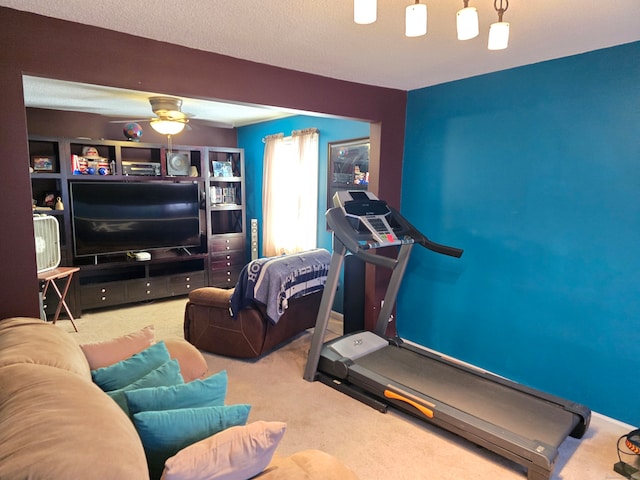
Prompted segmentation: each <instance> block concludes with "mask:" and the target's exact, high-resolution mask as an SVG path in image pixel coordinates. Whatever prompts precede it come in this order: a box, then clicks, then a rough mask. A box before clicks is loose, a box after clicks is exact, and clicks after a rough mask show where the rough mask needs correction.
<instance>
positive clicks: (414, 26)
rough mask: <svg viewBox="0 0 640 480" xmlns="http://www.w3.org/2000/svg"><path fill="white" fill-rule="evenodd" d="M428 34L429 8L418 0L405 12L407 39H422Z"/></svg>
mask: <svg viewBox="0 0 640 480" xmlns="http://www.w3.org/2000/svg"><path fill="white" fill-rule="evenodd" d="M426 33H427V6H426V5H425V4H424V3H420V1H419V0H416V3H415V4H413V5H409V6H408V7H407V9H406V12H405V35H406V36H407V37H420V36H422V35H426Z"/></svg>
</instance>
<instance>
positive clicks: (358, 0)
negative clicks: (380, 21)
mask: <svg viewBox="0 0 640 480" xmlns="http://www.w3.org/2000/svg"><path fill="white" fill-rule="evenodd" d="M377 3H378V2H377V0H353V21H354V22H356V23H358V24H360V25H368V24H370V23H373V22H375V21H376V18H377V8H378V5H377Z"/></svg>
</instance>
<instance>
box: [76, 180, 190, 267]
mask: <svg viewBox="0 0 640 480" xmlns="http://www.w3.org/2000/svg"><path fill="white" fill-rule="evenodd" d="M69 189H70V197H71V218H72V223H73V245H74V254H75V256H76V257H84V256H97V255H109V254H115V253H128V252H137V251H143V250H154V249H170V248H180V247H193V246H199V245H200V210H199V205H200V193H199V188H198V184H197V183H170V182H164V183H163V182H144V183H143V182H111V181H104V182H98V181H95V182H71V183H70V185H69Z"/></svg>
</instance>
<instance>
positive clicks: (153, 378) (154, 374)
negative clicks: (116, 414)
mask: <svg viewBox="0 0 640 480" xmlns="http://www.w3.org/2000/svg"><path fill="white" fill-rule="evenodd" d="M178 384H184V380H183V379H182V375H181V374H180V364H179V363H178V361H177V360H175V359H174V360H170V361H168V362H165V363H164V364H162V365H160V366H159V367H158V368H156V369H155V370H151V371H150V372H149V373H147V374H146V375H145V376H144V377H142V378H139V379H138V380H136V381H135V382H133V383H131V384H129V385H127V386H125V387H122V388H119V389H118V390H113V391H111V392H107V395H109V396H110V397H111V398H113V399H114V400H115V402H116V403H117V404H118V405H119V406H120V408H122V410H124V412H125V413H126V414H127V415H131V413H130V412H129V408H128V406H127V399H126V397H125V394H126V393H129V391H130V390H135V389H137V388H145V389H146V388H147V387H161V386H167V387H168V386H169V385H178Z"/></svg>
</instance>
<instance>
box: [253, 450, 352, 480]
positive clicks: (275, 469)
mask: <svg viewBox="0 0 640 480" xmlns="http://www.w3.org/2000/svg"><path fill="white" fill-rule="evenodd" d="M254 478H256V479H259V480H300V479H305V480H358V477H357V476H356V474H355V473H353V471H352V470H351V469H350V468H348V467H347V466H346V465H345V464H343V463H342V462H341V461H340V460H338V459H337V458H336V457H334V456H332V455H330V454H328V453H326V452H323V451H321V450H303V451H301V452H297V453H294V454H293V455H290V456H288V457H280V456H278V455H276V456H275V457H274V458H273V460H271V463H269V465H268V466H267V468H266V469H265V470H264V471H263V472H262V473H261V474H260V475H257V476H256V477H254Z"/></svg>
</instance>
